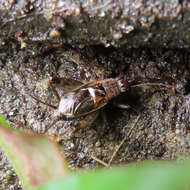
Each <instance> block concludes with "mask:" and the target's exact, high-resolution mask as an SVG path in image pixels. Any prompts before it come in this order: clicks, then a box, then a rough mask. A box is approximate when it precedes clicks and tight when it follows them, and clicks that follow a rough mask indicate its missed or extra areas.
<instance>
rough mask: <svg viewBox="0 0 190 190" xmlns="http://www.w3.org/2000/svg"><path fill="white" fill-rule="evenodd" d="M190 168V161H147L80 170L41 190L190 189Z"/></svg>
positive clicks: (40, 189) (39, 189)
mask: <svg viewBox="0 0 190 190" xmlns="http://www.w3.org/2000/svg"><path fill="white" fill-rule="evenodd" d="M189 171H190V162H188V163H185V164H184V165H179V164H177V163H174V162H173V163H168V162H167V163H166V162H150V161H145V162H141V163H137V164H131V165H128V166H125V167H123V168H114V169H105V170H98V171H88V172H85V173H80V174H77V175H73V176H71V177H69V178H66V179H64V180H60V181H58V182H57V183H52V184H49V185H45V186H43V187H41V188H38V190H60V189H61V190H64V189H65V190H67V189H69V190H97V189H98V190H179V189H183V190H185V189H187V190H188V189H190V180H189V179H190V172H189Z"/></svg>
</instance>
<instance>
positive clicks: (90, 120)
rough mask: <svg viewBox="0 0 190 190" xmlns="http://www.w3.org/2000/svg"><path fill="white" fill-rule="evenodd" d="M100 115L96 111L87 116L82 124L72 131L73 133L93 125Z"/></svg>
mask: <svg viewBox="0 0 190 190" xmlns="http://www.w3.org/2000/svg"><path fill="white" fill-rule="evenodd" d="M98 115H99V111H96V112H94V113H91V114H89V115H87V116H85V117H84V118H83V119H82V120H81V121H80V122H79V124H77V125H76V126H75V129H74V130H73V131H72V133H76V132H77V131H79V130H80V129H84V128H85V127H87V126H90V125H92V123H93V122H94V121H95V120H96V118H97V117H98Z"/></svg>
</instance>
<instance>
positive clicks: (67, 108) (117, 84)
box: [30, 75, 129, 131]
mask: <svg viewBox="0 0 190 190" xmlns="http://www.w3.org/2000/svg"><path fill="white" fill-rule="evenodd" d="M49 85H50V87H51V88H52V90H53V92H54V94H55V96H56V97H57V100H58V102H59V103H58V106H54V105H51V104H48V103H46V102H43V101H41V100H40V99H38V98H37V97H35V96H32V95H30V96H31V97H32V98H34V99H36V100H37V101H38V102H41V103H43V104H45V105H47V106H49V107H51V108H53V109H54V114H53V116H54V118H55V120H54V122H53V124H55V123H56V122H57V121H59V120H73V119H75V118H82V120H81V122H80V123H79V124H78V125H77V126H76V130H75V131H77V130H79V129H81V128H84V127H86V126H87V125H89V124H91V123H92V122H93V121H94V120H95V119H96V118H97V116H98V114H99V110H100V109H101V108H103V107H104V106H105V105H106V104H107V103H108V102H109V101H110V100H111V99H113V98H114V97H116V96H118V95H120V94H121V93H122V92H125V91H127V90H128V88H129V85H128V82H127V81H124V79H123V78H122V77H117V78H109V79H104V80H95V81H92V82H88V83H86V84H83V83H82V82H80V81H78V80H75V79H69V80H68V79H65V78H61V77H59V76H57V75H55V76H54V77H51V78H50V80H49ZM55 86H59V87H60V86H63V87H64V88H67V89H68V88H69V87H70V90H69V91H70V92H68V93H66V94H65V95H63V96H61V97H60V96H59V94H58V92H57V90H56V88H55ZM72 88H74V89H72ZM53 124H52V125H53ZM52 125H50V127H51V126H52ZM50 127H48V128H46V131H47V130H48V129H49V128H50Z"/></svg>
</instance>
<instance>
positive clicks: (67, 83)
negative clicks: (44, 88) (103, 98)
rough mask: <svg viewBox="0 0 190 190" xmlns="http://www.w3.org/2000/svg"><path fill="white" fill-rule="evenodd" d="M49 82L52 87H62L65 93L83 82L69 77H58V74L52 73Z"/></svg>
mask: <svg viewBox="0 0 190 190" xmlns="http://www.w3.org/2000/svg"><path fill="white" fill-rule="evenodd" d="M49 83H50V85H52V86H54V87H58V88H61V89H63V90H64V92H65V93H68V92H71V91H73V90H74V89H76V88H78V87H80V86H81V85H83V84H84V83H83V82H81V81H79V80H76V79H73V78H71V77H70V78H64V77H59V76H58V75H54V76H53V77H51V78H50V80H49Z"/></svg>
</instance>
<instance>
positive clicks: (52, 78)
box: [48, 75, 60, 102]
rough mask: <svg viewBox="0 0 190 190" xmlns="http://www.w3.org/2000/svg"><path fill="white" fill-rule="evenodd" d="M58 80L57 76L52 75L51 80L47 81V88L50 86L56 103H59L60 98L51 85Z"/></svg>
mask: <svg viewBox="0 0 190 190" xmlns="http://www.w3.org/2000/svg"><path fill="white" fill-rule="evenodd" d="M58 79H59V78H58V76H57V75H54V76H53V77H51V78H50V79H49V81H48V82H49V86H50V88H51V89H52V91H53V93H54V94H55V96H56V98H57V100H58V102H60V96H59V94H58V92H57V90H56V88H55V87H54V86H53V83H55V82H56V80H58Z"/></svg>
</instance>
